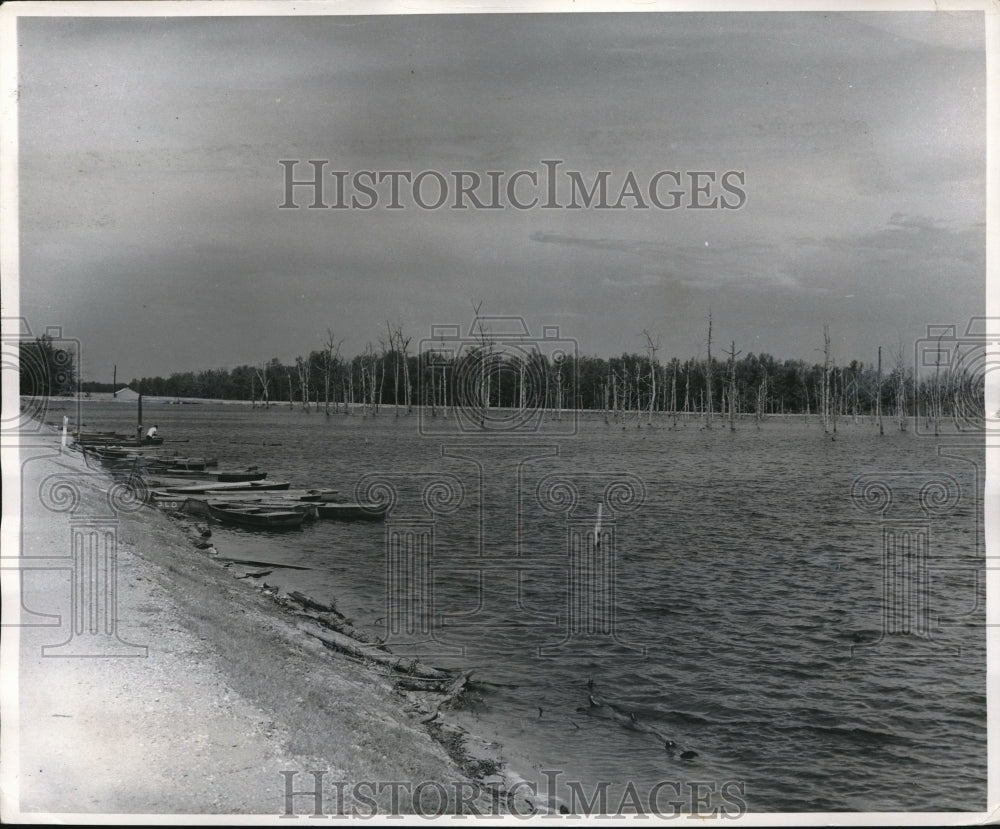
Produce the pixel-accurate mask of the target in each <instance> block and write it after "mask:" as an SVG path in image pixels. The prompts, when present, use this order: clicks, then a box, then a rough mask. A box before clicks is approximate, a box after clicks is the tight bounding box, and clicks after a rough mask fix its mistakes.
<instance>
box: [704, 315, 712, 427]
mask: <svg viewBox="0 0 1000 829" xmlns="http://www.w3.org/2000/svg"><path fill="white" fill-rule="evenodd" d="M705 400H706V402H707V405H706V408H705V428H706V429H711V428H712V312H711V311H709V312H708V360H707V361H706V362H705Z"/></svg>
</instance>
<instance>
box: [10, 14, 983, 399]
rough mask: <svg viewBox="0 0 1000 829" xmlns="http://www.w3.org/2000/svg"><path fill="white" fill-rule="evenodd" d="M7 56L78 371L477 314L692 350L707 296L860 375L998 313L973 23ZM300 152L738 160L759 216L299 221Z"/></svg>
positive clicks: (976, 22) (207, 37)
mask: <svg viewBox="0 0 1000 829" xmlns="http://www.w3.org/2000/svg"><path fill="white" fill-rule="evenodd" d="M18 43H19V53H18V61H19V83H20V98H19V111H18V117H19V127H20V134H19V140H20V168H19V170H20V229H21V237H20V302H21V308H20V313H21V314H22V315H24V316H25V317H27V318H28V320H29V324H31V325H32V326H33V327H34V328H36V329H37V328H43V327H44V326H47V325H62V326H63V328H64V331H65V333H66V334H67V335H69V336H73V337H77V338H79V339H80V340H81V341H82V342H83V350H84V362H85V366H84V377H85V379H100V380H108V381H109V380H110V379H111V371H112V366H113V365H114V364H117V365H118V376H119V378H125V379H126V380H127V379H129V378H131V377H138V376H148V375H156V374H163V375H166V374H168V373H170V372H173V371H179V370H196V369H200V368H212V367H218V366H230V367H231V366H233V365H236V364H239V363H253V362H259V361H262V360H266V359H269V358H270V357H279V358H281V359H282V360H292V359H293V358H294V357H295V356H296V355H297V354H304V353H306V352H308V351H309V350H311V349H315V348H319V347H320V346H321V343H322V341H323V339H324V338H325V335H326V330H327V328H331V329H333V331H334V332H335V334H336V336H337V337H338V338H341V337H342V338H344V340H345V342H344V346H343V348H344V352H345V353H347V354H354V353H360V352H361V351H362V350H363V349H364V347H365V345H366V343H367V342H369V341H371V342H373V343H376V344H377V340H378V338H379V337H380V336H383V335H384V331H385V322H386V320H389V321H391V322H393V323H397V322H398V323H401V324H402V325H403V326H404V328H405V329H406V331H407V332H408V333H409V334H410V335H411V336H413V338H414V342H417V341H418V340H419V339H420V338H421V337H423V336H425V335H427V334H428V333H429V331H430V328H431V326H432V325H438V324H465V325H468V323H469V321H470V317H471V304H472V302H473V301H475V302H480V301H481V302H482V303H483V305H482V308H483V311H484V313H490V314H495V315H522V316H524V317H525V318H526V319H527V321H528V323H529V326H530V327H531V329H532V331H539V330H540V328H541V326H542V325H558V326H559V327H560V331H561V333H562V335H563V336H566V337H571V338H574V339H576V340H577V341H578V342H579V347H580V349H581V351H583V352H585V353H591V354H601V355H607V354H613V353H620V352H621V351H623V350H628V351H638V350H641V348H642V345H643V337H642V331H643V329H647V330H649V331H650V332H651V333H653V334H655V335H658V336H659V337H660V338H661V343H662V347H663V350H662V351H661V356H667V357H670V356H679V357H682V358H686V357H689V356H697V355H699V354H703V350H704V340H705V327H706V319H707V316H708V313H709V310H711V313H712V316H713V319H714V323H715V335H716V337H717V340H718V342H719V343H720V353H721V343H722V342H726V343H728V341H729V340H735V341H736V345H737V348H738V349H741V350H742V351H743V352H744V353H747V352H749V351H753V352H769V353H772V354H774V355H776V356H779V357H803V358H806V359H817V358H818V351H817V349H819V348H821V346H822V327H823V325H824V324H826V325H829V327H830V331H831V336H832V338H833V342H834V347H835V356H836V357H837V358H838V360H844V361H846V360H850V359H852V358H858V359H862V360H865V361H874V359H875V354H876V349H877V347H878V346H879V345H883V346H885V347H886V348H887V349H889V350H890V351H894V350H895V349H897V348H898V345H899V342H900V341H901V340H902V342H903V343H904V348H907V349H908V348H909V347H910V345H907V344H912V342H913V340H914V339H915V338H917V337H919V336H920V335H921V333H922V332H923V331H924V329H925V327H926V325H927V324H934V323H962V321H963V320H965V319H967V318H968V317H969V316H970V315H973V314H982V313H983V312H984V291H985V255H984V254H985V145H986V142H985V95H986V89H985V51H984V30H983V15H982V13H974V12H957V13H912V12H898V13H864V12H862V13H851V14H843V13H753V14H749V13H715V14H677V13H673V14H666V13H663V14H660V13H638V14H620V15H619V14H596V15H582V14H565V15H555V14H553V15H549V14H546V15H538V14H514V15H480V14H468V15H427V16H395V15H394V16H384V17H315V16H310V17H256V18H254V17H216V18H124V17H118V18H67V17H63V18H44V19H43V18H27V17H22V18H20V19H19V21H18ZM282 159H285V160H290V159H299V160H301V161H302V162H303V164H301V165H299V167H298V168H297V170H296V173H297V176H298V177H299V178H305V177H306V176H307V175H308V174H310V168H309V167H308V166H307V165H306V164H305V163H304V162H305V161H306V160H310V159H322V160H327V161H328V164H327V167H326V170H327V171H333V170H338V171H348V172H349V173H350V174H353V173H354V172H357V171H360V170H371V171H411V172H412V173H413V174H414V175H415V174H417V173H419V172H421V171H425V170H431V171H440V172H442V173H444V174H445V175H446V176H448V175H450V174H451V173H452V172H453V171H473V172H477V173H479V174H480V175H481V176H482V177H483V178H484V179H485V178H486V173H487V171H499V172H502V173H503V174H504V175H506V176H510V175H512V174H513V173H515V172H517V171H519V170H528V171H532V170H533V171H536V172H537V173H540V174H541V173H544V168H543V166H542V161H543V160H551V159H559V160H562V161H563V167H562V170H564V171H565V170H575V171H580V173H581V175H582V176H583V178H584V180H586V181H589V180H592V179H593V178H594V176H595V175H596V174H597V173H598V172H600V171H607V172H608V173H609V177H608V181H609V190H610V191H611V195H610V197H609V198H611V199H612V200H614V199H615V198H616V197H617V193H618V190H619V189H620V187H621V184H622V182H623V181H624V179H625V178H626V176H627V175H628V173H629V172H632V173H634V175H635V178H636V180H637V181H638V182H639V183H640V184H641V185H643V186H645V184H646V183H647V182H648V181H649V180H650V178H651V177H652V176H653V175H655V174H656V173H657V172H658V171H661V170H671V171H678V172H680V173H682V174H684V173H686V172H689V171H714V172H716V173H717V175H720V176H721V174H722V173H724V172H726V171H740V172H741V173H742V174H743V181H744V182H745V183H744V185H743V186H742V189H743V190H744V191H745V193H746V200H745V204H743V205H742V206H741V207H740V208H739V209H735V210H723V209H704V210H701V209H690V208H688V207H686V206H681V207H680V208H678V209H674V210H662V209H658V208H656V207H653V206H650V207H649V208H648V209H639V208H637V207H636V206H635V203H634V202H635V200H629V201H626V202H625V204H626V207H625V208H624V209H620V210H603V209H594V208H583V209H577V210H570V209H541V208H540V207H536V208H534V209H529V210H517V209H513V208H512V207H510V206H509V205H508V206H507V208H506V209H503V210H485V209H484V210H480V209H468V210H454V209H451V208H450V207H448V206H447V205H446V206H445V207H444V208H442V209H439V210H425V209H421V208H420V207H419V206H417V205H416V204H414V202H413V200H412V198H410V197H409V196H406V198H404V199H403V200H402V201H403V202H404V209H401V210H391V209H386V207H385V204H386V200H385V199H383V200H382V201H381V202H380V203H379V204H378V206H377V207H376V208H374V209H371V210H361V209H344V210H337V209H316V210H311V209H306V206H305V205H307V204H309V203H310V201H311V200H310V198H309V194H308V193H307V192H306V191H305V190H303V189H301V188H299V189H298V190H297V191H296V193H297V195H296V200H297V201H298V202H299V203H300V204H302V207H301V209H297V210H292V209H285V210H283V209H279V207H278V205H279V204H281V203H282V201H283V200H284V168H283V167H282V166H281V165H280V164H279V161H280V160H282ZM333 182H334V180H333V178H332V177H329V179H328V181H327V182H326V186H327V187H328V188H330V189H329V190H327V191H326V192H327V201H332V199H333V196H332V194H331V190H332V186H333ZM521 183H522V186H523V185H525V181H524V180H522V182H521ZM565 184H566V182H565V180H564V181H563V184H562V185H560V186H563V185H565ZM406 187H407V185H406V184H405V183H404V186H403V189H404V193H406V192H407V191H406ZM379 189H380V192H383V193H385V192H387V191H386V190H385V188H384V187H381V188H379ZM663 189H664V190H666V189H668V188H667V186H666V185H664V188H663ZM348 192H349V193H350V190H349V191H348ZM519 192H524V193H525V194H526V195H530V194H528V193H527V190H524V191H519ZM567 192H568V191H567ZM424 193H425V199H429V200H433V198H434V196H435V194H436V189H435V187H433V186H431V185H428V187H427V189H426V190H425V191H424ZM534 195H542V196H544V193H542V192H536V193H534ZM563 195H565V193H564V194H563ZM717 195H725V194H724V193H723V192H722V191H720V190H719V189H718V188H717V187H716V189H714V190H713V191H712V193H711V195H710V196H709V198H711V197H714V196H717ZM348 198H349V196H348ZM484 198H488V197H484ZM562 201H564V202H565V201H568V198H563V199H562ZM687 201H688V202H689V201H690V196H688V197H687ZM5 314H7V310H6V309H5Z"/></svg>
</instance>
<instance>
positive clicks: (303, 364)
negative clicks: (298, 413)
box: [295, 357, 310, 412]
mask: <svg viewBox="0 0 1000 829" xmlns="http://www.w3.org/2000/svg"><path fill="white" fill-rule="evenodd" d="M295 370H296V372H298V375H299V394H300V395H301V396H302V411H304V412H308V411H309V374H310V372H309V360H304V359H302V358H301V357H296V358H295Z"/></svg>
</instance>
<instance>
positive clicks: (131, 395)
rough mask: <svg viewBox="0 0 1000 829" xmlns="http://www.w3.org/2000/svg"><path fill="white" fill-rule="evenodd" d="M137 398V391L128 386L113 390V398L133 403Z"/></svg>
mask: <svg viewBox="0 0 1000 829" xmlns="http://www.w3.org/2000/svg"><path fill="white" fill-rule="evenodd" d="M138 399H139V392H137V391H133V390H132V389H130V388H129V387H128V386H125V387H123V388H120V389H118V391H116V392H115V400H126V401H128V402H131V403H134V402H135V401H136V400H138Z"/></svg>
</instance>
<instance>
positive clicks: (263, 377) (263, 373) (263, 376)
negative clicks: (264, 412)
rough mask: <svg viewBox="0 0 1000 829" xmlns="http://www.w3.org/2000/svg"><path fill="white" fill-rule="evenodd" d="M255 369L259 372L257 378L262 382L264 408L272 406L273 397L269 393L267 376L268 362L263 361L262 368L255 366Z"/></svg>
mask: <svg viewBox="0 0 1000 829" xmlns="http://www.w3.org/2000/svg"><path fill="white" fill-rule="evenodd" d="M254 371H255V372H256V373H257V380H258V381H259V382H260V388H261V400H262V401H263V402H264V408H265V409H269V408H271V398H270V395H269V394H268V378H267V364H266V363H261V365H260V368H255V369H254Z"/></svg>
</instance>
